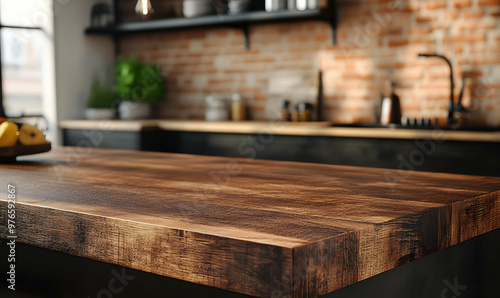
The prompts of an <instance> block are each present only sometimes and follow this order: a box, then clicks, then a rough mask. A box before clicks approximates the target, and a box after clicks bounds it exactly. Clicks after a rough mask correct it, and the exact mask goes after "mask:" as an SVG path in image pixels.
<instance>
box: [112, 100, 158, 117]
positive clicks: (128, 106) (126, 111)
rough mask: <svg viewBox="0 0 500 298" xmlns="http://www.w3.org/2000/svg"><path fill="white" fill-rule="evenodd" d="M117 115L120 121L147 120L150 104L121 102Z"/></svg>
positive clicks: (149, 114)
mask: <svg viewBox="0 0 500 298" xmlns="http://www.w3.org/2000/svg"><path fill="white" fill-rule="evenodd" d="M118 114H119V115H120V119H122V120H139V119H147V118H149V117H150V116H151V104H149V103H143V102H132V101H122V102H121V103H120V105H119V106H118Z"/></svg>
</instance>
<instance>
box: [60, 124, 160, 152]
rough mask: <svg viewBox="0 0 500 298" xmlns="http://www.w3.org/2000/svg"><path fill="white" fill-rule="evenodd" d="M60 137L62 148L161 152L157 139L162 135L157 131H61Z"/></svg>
mask: <svg viewBox="0 0 500 298" xmlns="http://www.w3.org/2000/svg"><path fill="white" fill-rule="evenodd" d="M62 135H63V145H64V146H79V147H95V148H106V149H127V150H141V151H160V150H161V148H160V142H159V141H158V139H159V138H160V137H161V136H162V134H161V131H160V130H159V129H149V130H142V131H116V130H113V131H107V130H83V129H63V130H62Z"/></svg>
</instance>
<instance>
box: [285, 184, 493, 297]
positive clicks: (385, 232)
mask: <svg viewBox="0 0 500 298" xmlns="http://www.w3.org/2000/svg"><path fill="white" fill-rule="evenodd" d="M498 228H500V191H496V192H492V193H487V194H484V195H481V196H478V197H474V198H470V199H467V200H463V201H459V202H455V203H453V204H450V205H445V206H441V207H437V208H431V209H427V210H425V211H423V212H420V213H415V214H412V215H409V216H404V217H401V218H397V219H394V220H391V221H388V222H385V223H379V224H374V225H373V226H372V227H369V228H365V229H363V230H359V231H353V232H348V233H345V234H342V235H340V236H337V237H332V238H329V239H324V240H322V241H318V242H316V243H311V244H307V245H304V246H301V247H297V248H295V249H294V251H293V276H292V279H291V280H292V281H293V282H294V283H295V284H293V285H292V288H293V289H294V293H293V297H311V296H312V297H315V296H318V295H324V294H327V293H330V292H333V291H335V290H338V289H340V288H343V287H346V286H349V285H351V284H353V283H355V282H358V281H361V280H364V279H366V278H369V277H372V276H374V275H377V274H380V273H383V272H385V271H387V270H390V269H393V268H395V267H397V266H400V265H403V264H406V263H408V262H410V261H413V260H416V259H418V258H421V257H424V256H427V255H429V254H431V253H434V252H437V251H439V250H442V249H445V248H448V247H451V246H453V245H456V244H458V243H461V242H464V241H466V240H469V239H471V238H473V237H476V236H479V235H482V234H485V233H487V232H490V231H493V230H495V229H498ZM332 264H333V265H332ZM328 265H330V266H328ZM323 277H326V280H325V279H323Z"/></svg>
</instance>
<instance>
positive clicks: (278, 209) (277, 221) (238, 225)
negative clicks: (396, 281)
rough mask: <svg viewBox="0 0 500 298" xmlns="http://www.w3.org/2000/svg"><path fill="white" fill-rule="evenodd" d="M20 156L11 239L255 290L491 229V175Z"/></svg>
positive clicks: (323, 283)
mask: <svg viewBox="0 0 500 298" xmlns="http://www.w3.org/2000/svg"><path fill="white" fill-rule="evenodd" d="M20 159H21V160H20V161H18V162H17V163H13V164H0V177H1V180H2V181H3V183H4V185H3V186H1V185H0V193H1V195H0V205H1V209H0V210H1V214H0V229H2V230H3V231H5V230H6V229H7V228H6V226H5V225H6V221H7V218H6V215H7V212H6V209H7V195H6V194H7V183H12V184H13V185H15V186H16V191H17V197H18V198H17V204H16V210H17V219H18V222H17V236H18V240H17V241H19V242H22V243H25V244H30V245H34V246H38V247H42V248H47V249H51V250H55V251H60V252H64V253H68V254H72V255H76V256H81V257H85V258H90V259H94V260H99V261H103V262H108V263H113V264H118V265H122V266H126V267H130V268H134V269H139V270H143V271H147V272H152V273H155V274H159V275H164V276H168V277H172V278H178V279H181V280H186V281H190V282H194V283H199V284H203V285H208V286H213V287H217V288H221V289H226V290H229V291H235V292H239V293H244V294H248V295H253V296H263V297H314V296H318V295H322V294H326V293H329V292H332V291H334V290H336V289H339V288H342V287H345V286H348V285H350V284H352V283H355V282H357V281H360V280H363V279H365V278H368V277H370V276H373V275H375V274H378V273H381V272H384V271H386V270H389V269H391V268H394V267H396V266H399V265H401V264H404V263H407V262H410V261H412V260H414V259H417V258H420V257H423V256H425V255H428V254H430V253H433V252H435V251H438V250H441V249H443V248H446V247H449V246H451V245H454V244H457V243H460V242H462V241H465V240H467V239H470V238H472V237H475V236H477V235H480V234H483V233H486V232H488V231H491V230H493V229H496V228H499V227H500V198H499V190H500V178H493V177H480V176H463V175H452V174H441V173H425V172H401V171H395V170H385V169H374V168H359V167H347V166H332V165H321V164H306V163H292V162H275V161H264V160H250V159H234V158H232V159H230V158H218V157H207V156H191V155H181V154H165V153H147V152H132V151H113V150H104V149H93V148H87V149H85V148H56V149H54V150H53V151H52V152H50V153H45V154H41V155H36V156H30V157H22V158H20ZM394 176H398V177H404V178H401V179H397V182H394V179H392V178H391V179H389V180H388V179H387V177H394ZM1 237H5V233H2V234H1Z"/></svg>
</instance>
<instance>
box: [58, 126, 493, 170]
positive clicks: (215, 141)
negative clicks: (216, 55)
mask: <svg viewBox="0 0 500 298" xmlns="http://www.w3.org/2000/svg"><path fill="white" fill-rule="evenodd" d="M96 136H97V137H96ZM63 139H64V145H65V146H84V147H96V148H107V149H129V150H143V151H160V152H171V153H188V154H197V155H213V156H226V157H241V158H249V159H267V160H280V161H298V162H311V163H324V164H335V165H349V166H362V167H376V168H388V169H404V170H408V169H410V170H416V171H425V172H442V173H454V174H466V175H481V176H495V177H500V159H499V158H496V157H497V156H498V152H499V151H500V143H495V142H463V141H450V140H416V141H415V140H405V139H378V138H354V137H353V138H345V137H326V136H325V137H320V136H285V135H272V134H271V135H268V134H231V133H204V132H183V131H161V130H154V129H152V130H146V131H140V132H124V131H115V132H112V131H103V132H96V131H87V130H74V129H64V130H63Z"/></svg>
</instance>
